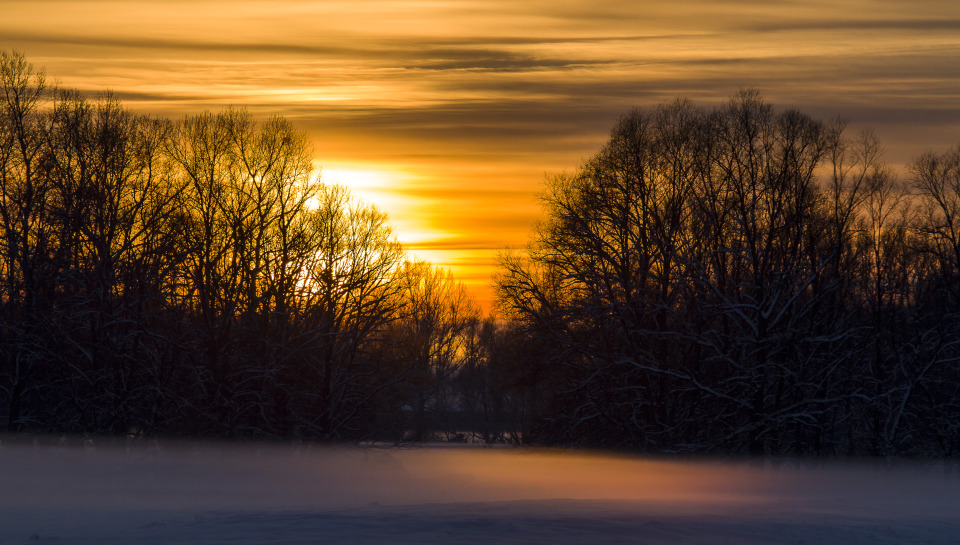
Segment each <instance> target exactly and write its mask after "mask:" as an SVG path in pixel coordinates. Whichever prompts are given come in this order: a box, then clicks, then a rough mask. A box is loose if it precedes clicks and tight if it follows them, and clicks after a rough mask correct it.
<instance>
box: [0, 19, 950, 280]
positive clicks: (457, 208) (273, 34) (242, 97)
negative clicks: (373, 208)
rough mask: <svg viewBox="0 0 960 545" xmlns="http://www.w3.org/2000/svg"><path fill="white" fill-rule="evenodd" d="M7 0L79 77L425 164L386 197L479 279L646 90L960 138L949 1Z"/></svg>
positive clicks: (353, 158) (890, 133) (894, 152)
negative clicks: (543, 190) (763, 100)
mask: <svg viewBox="0 0 960 545" xmlns="http://www.w3.org/2000/svg"><path fill="white" fill-rule="evenodd" d="M2 11H3V17H2V18H0V47H3V48H17V49H21V50H23V51H25V52H26V53H27V55H28V56H29V57H30V58H31V60H32V61H33V62H34V63H36V64H39V65H46V66H47V67H48V71H49V73H50V74H51V75H52V76H54V77H57V78H59V79H60V80H61V81H62V83H63V84H64V85H67V86H71V87H78V88H81V89H84V90H86V91H91V92H92V91H98V90H100V89H104V88H109V89H111V90H112V91H113V92H114V93H115V94H116V95H117V96H119V97H120V98H121V99H123V100H124V101H125V102H126V103H127V104H128V105H129V106H130V107H132V108H134V109H138V110H141V111H145V112H152V113H156V114H161V115H171V116H179V115H182V114H184V113H189V112H196V111H201V110H204V109H217V108H221V107H224V106H227V105H246V106H247V107H249V108H250V109H251V110H252V111H254V112H255V113H263V114H267V113H281V114H284V115H286V116H288V117H290V118H291V119H293V120H294V121H295V122H296V123H297V124H298V125H299V126H300V127H302V128H303V129H304V130H306V131H308V132H309V133H310V134H311V136H312V137H313V139H314V142H315V148H316V150H317V153H318V157H319V159H320V162H321V163H322V162H331V163H338V162H340V163H345V162H362V163H366V164H377V165H379V167H378V168H381V169H398V170H402V171H405V172H416V174H417V176H416V177H415V179H416V180H417V181H416V183H414V182H411V181H409V180H407V181H405V182H403V183H402V184H399V185H397V186H396V187H386V188H383V189H382V190H381V191H382V194H383V195H385V196H386V197H385V198H384V199H383V201H382V203H381V204H382V205H383V206H384V207H385V208H387V211H388V212H389V213H390V214H391V217H392V218H393V219H394V221H395V222H396V224H397V225H398V226H403V228H404V229H409V230H412V231H416V232H418V233H437V235H436V237H435V240H432V241H431V240H424V239H423V237H422V236H421V237H419V238H418V242H417V245H418V247H419V249H420V250H422V251H424V252H426V253H427V254H429V255H431V256H434V257H436V258H438V259H443V260H445V263H446V264H448V265H451V266H454V267H455V270H456V272H457V274H458V275H460V276H462V277H464V278H470V279H472V280H471V281H472V282H478V280H477V279H479V278H485V277H489V273H490V272H491V269H490V267H491V266H492V263H493V262H494V261H495V255H496V249H497V248H502V247H504V246H506V245H520V244H522V243H523V241H524V240H526V236H527V230H528V229H529V225H530V224H531V223H532V222H533V220H534V219H535V217H536V215H537V214H538V206H537V202H536V200H535V197H534V195H535V193H536V192H537V191H538V190H539V189H540V187H541V184H542V181H543V177H544V174H545V173H549V172H556V171H558V170H560V169H563V168H574V167H575V166H576V165H577V164H579V162H580V161H581V160H582V159H583V158H585V157H586V156H588V155H589V154H591V153H593V152H594V151H596V149H597V148H598V147H599V146H600V145H601V143H602V142H603V139H604V138H605V134H606V132H607V130H608V128H609V127H610V125H611V124H612V123H613V122H614V121H615V120H616V118H617V117H618V116H619V115H620V114H621V113H622V112H624V111H626V110H628V109H629V108H631V107H633V106H651V105H654V104H657V103H661V102H664V101H669V100H672V99H673V98H674V97H676V96H678V95H682V96H686V97H689V98H692V99H694V100H697V101H699V102H703V103H718V102H720V101H723V100H726V98H727V97H729V96H730V95H731V94H732V93H734V92H736V90H737V89H738V88H741V87H744V86H748V87H757V88H759V89H760V90H761V92H762V93H763V94H764V96H765V97H767V99H768V100H770V101H771V102H773V103H774V104H777V105H782V106H785V107H797V108H800V109H801V110H804V111H807V112H810V113H813V114H815V115H818V116H821V117H824V118H832V117H835V116H838V115H843V116H845V117H847V118H850V119H851V120H852V122H853V123H854V125H855V126H867V125H872V126H875V127H876V128H877V129H878V132H879V134H880V136H881V138H882V139H883V141H884V144H885V146H886V147H887V149H888V150H890V153H889V158H890V159H891V160H892V161H893V162H895V163H905V162H907V161H908V160H909V158H910V156H911V155H912V154H916V153H918V152H919V151H922V150H923V149H925V148H929V147H945V146H949V145H953V144H955V143H956V139H957V136H956V135H957V134H960V93H958V92H957V89H960V69H958V64H957V60H958V59H960V12H958V10H957V8H956V4H955V2H954V1H953V0H919V1H908V0H902V1H901V0H851V1H849V2H841V3H837V2H828V1H822V2H819V1H792V2H775V3H771V2H766V1H759V0H749V1H748V0H739V1H734V2H715V1H713V0H693V1H691V2H670V3H667V2H655V3H651V2H632V1H627V0H597V1H595V2H590V3H585V2H582V1H581V0H531V1H525V2H514V1H508V0H422V1H417V2H395V1H388V0H351V1H333V0H327V1H306V0H281V1H276V2H264V1H253V0H173V1H167V0H164V1H160V0H150V1H144V2H120V1H117V0H77V1H66V0H30V1H27V0H6V1H5V2H4V6H3V8H2ZM951 135H952V136H951ZM944 138H947V139H948V141H943V139H944ZM387 197H389V198H387ZM374 198H375V197H374ZM386 203H389V206H388V204H386ZM424 236H425V235H424ZM411 238H413V237H411ZM486 296H489V293H487V294H486Z"/></svg>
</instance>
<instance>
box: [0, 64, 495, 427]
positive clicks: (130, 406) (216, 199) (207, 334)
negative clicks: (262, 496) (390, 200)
mask: <svg viewBox="0 0 960 545" xmlns="http://www.w3.org/2000/svg"><path fill="white" fill-rule="evenodd" d="M0 78H2V89H3V95H2V97H0V423H2V424H3V425H4V428H5V429H6V430H8V431H11V432H21V433H23V432H59V433H98V434H121V435H122V434H130V435H188V436H221V437H223V436H229V437H285V438H286V437H292V438H304V439H317V440H357V439H367V438H379V439H392V440H409V439H419V438H423V437H425V436H426V435H428V434H430V433H435V432H436V431H437V430H443V429H446V428H445V427H444V426H442V425H441V424H440V423H439V422H437V421H436V420H437V418H436V416H435V415H436V414H440V412H439V411H438V410H437V408H438V407H443V406H446V405H449V402H448V401H447V400H449V399H453V397H454V395H455V394H454V391H455V390H456V389H457V385H456V380H455V377H454V375H455V373H454V369H455V368H459V366H460V365H461V363H462V360H463V359H464V354H466V346H467V344H469V343H470V342H471V339H472V337H475V336H477V335H479V331H480V329H481V328H482V327H483V323H482V322H483V321H482V320H481V319H480V314H479V310H478V307H477V305H476V304H475V302H474V301H473V300H472V299H471V298H470V297H469V296H468V295H467V293H466V292H465V291H464V288H463V286H462V285H460V283H459V282H457V281H456V280H455V279H453V277H452V276H450V274H449V272H447V271H445V270H442V269H438V268H436V267H433V266H432V265H430V264H429V263H425V262H417V261H410V260H409V259H408V258H407V256H406V254H405V251H404V249H403V247H402V246H401V244H400V243H398V242H397V240H396V237H395V236H394V234H393V233H392V231H391V229H390V227H389V225H388V222H387V217H386V215H385V214H384V213H383V212H381V211H379V210H378V209H376V208H375V207H373V206H370V205H365V204H363V203H359V202H357V201H355V200H354V199H352V198H351V197H350V195H349V193H348V192H347V191H346V190H345V189H344V188H342V187H338V186H330V185H326V184H323V183H321V182H320V181H318V180H317V174H318V173H317V172H316V171H315V169H314V167H313V165H312V159H313V158H312V156H311V150H310V147H309V145H308V142H307V138H306V136H305V135H304V134H303V133H301V132H299V131H297V130H296V129H295V128H294V127H293V126H292V125H291V123H290V122H288V121H287V120H285V119H283V118H280V117H274V118H270V119H267V120H262V121H259V120H256V119H254V118H253V117H252V116H251V115H250V114H249V113H247V112H245V111H242V110H236V109H230V110H226V111H223V112H219V113H209V112H207V113H203V114H199V115H191V116H186V117H184V118H182V119H180V120H177V121H171V120H167V119H159V118H153V117H148V116H143V115H137V114H135V113H132V112H130V111H129V110H126V109H125V108H124V107H123V106H122V105H121V104H120V102H119V101H118V100H117V99H116V98H114V97H111V96H110V95H108V94H105V95H103V96H100V97H97V98H95V99H88V98H86V97H84V96H82V95H81V94H80V93H79V92H77V91H75V90H69V89H61V88H57V87H56V86H52V85H50V84H49V83H48V81H47V79H46V77H45V75H44V73H43V71H42V70H35V69H34V68H33V66H32V65H31V64H30V63H29V62H28V61H27V60H26V58H25V57H24V56H23V55H22V54H20V53H16V52H14V53H6V52H5V53H2V55H0Z"/></svg>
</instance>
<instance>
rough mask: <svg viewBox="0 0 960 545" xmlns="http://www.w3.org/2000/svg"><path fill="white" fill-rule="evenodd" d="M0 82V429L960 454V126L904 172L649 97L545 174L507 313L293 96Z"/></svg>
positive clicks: (863, 138) (749, 105)
mask: <svg viewBox="0 0 960 545" xmlns="http://www.w3.org/2000/svg"><path fill="white" fill-rule="evenodd" d="M0 78H2V86H3V95H2V97H0V425H3V426H4V427H5V428H6V430H8V431H10V432H15V433H39V432H56V433H96V434H114V435H117V434H123V435H137V436H215V437H275V438H292V439H303V440H363V439H378V440H388V441H410V440H414V441H416V440H429V439H437V438H446V439H463V438H465V437H467V435H468V434H472V435H473V436H475V437H477V438H479V439H482V440H484V441H487V442H494V441H509V442H515V443H528V444H541V445H574V446H590V447H613V448H629V449H633V450H639V451H644V452H661V453H663V452H708V453H726V454H754V455H758V454H766V455H817V456H845V455H854V456H861V455H868V456H938V457H956V456H958V454H960V312H958V311H960V148H957V149H955V150H953V151H950V152H947V153H939V154H938V153H929V154H926V155H923V156H921V157H919V158H917V159H916V160H915V161H914V162H913V163H912V165H911V166H910V169H909V172H908V173H905V174H904V175H901V176H900V177H898V175H897V174H896V173H895V172H894V171H893V170H892V169H891V168H890V167H889V166H887V165H885V164H884V163H883V158H882V150H881V147H880V144H879V142H878V141H877V139H876V138H875V137H874V136H873V135H872V134H871V133H869V132H865V133H862V134H860V135H857V136H853V137H851V136H849V135H847V134H846V133H845V130H844V125H843V123H842V122H835V123H824V122H821V121H818V120H816V119H812V118H811V117H809V116H806V115H804V114H802V113H799V112H796V111H782V112H780V111H776V110H774V109H773V108H772V107H771V106H770V105H768V104H765V103H764V102H763V100H762V99H761V98H760V96H759V95H758V94H757V93H755V92H752V91H744V92H741V93H740V94H739V95H737V96H736V97H734V98H733V99H732V100H731V101H730V102H729V103H727V104H726V105H724V106H721V107H717V108H713V109H707V108H703V107H699V106H696V105H694V104H691V103H689V102H685V101H677V102H675V103H673V104H668V105H663V106H660V107H657V108H653V109H647V110H635V111H633V112H630V113H629V114H627V115H625V116H624V117H623V118H622V119H621V120H620V121H619V123H617V125H616V126H615V127H614V128H613V130H612V131H611V134H610V139H609V141H608V142H607V144H606V145H605V146H604V147H603V148H602V149H601V150H600V151H599V152H598V153H597V154H596V155H595V156H594V157H592V158H590V159H589V160H587V161H585V162H584V163H583V164H582V165H581V166H580V167H579V168H577V169H576V170H575V171H573V172H571V173H565V174H560V175H557V176H554V177H552V178H550V179H548V182H547V186H546V189H545V191H544V193H543V194H542V200H543V203H544V205H545V211H546V212H545V213H546V217H545V218H544V220H543V221H542V222H541V224H540V225H539V226H538V228H537V229H536V230H535V232H534V235H533V237H532V240H531V242H530V244H529V246H528V248H527V249H526V251H524V252H518V253H515V254H511V255H506V256H504V258H503V259H502V264H501V270H500V273H499V275H498V277H497V280H496V287H497V290H498V308H499V309H500V311H501V316H500V318H499V319H497V320H494V319H492V318H482V317H481V316H480V312H479V310H478V308H477V306H476V304H475V303H474V302H473V301H472V300H471V299H470V297H469V296H468V295H467V293H466V292H465V291H464V288H463V286H462V285H461V284H459V283H458V282H457V281H456V280H455V279H453V278H452V277H451V276H450V274H449V273H447V272H446V271H443V270H441V269H438V268H435V267H433V266H432V265H430V264H428V263H423V262H410V261H409V260H408V259H407V257H406V255H405V252H404V249H403V247H402V246H401V245H400V244H399V243H398V242H397V241H396V239H395V237H394V235H393V234H392V232H391V229H390V227H389V225H388V224H387V218H386V216H385V215H384V214H383V213H381V212H380V211H378V210H377V209H376V208H374V207H371V206H368V205H364V204H362V203H358V202H356V201H354V200H353V199H352V198H351V197H350V195H349V194H348V192H347V191H346V190H344V189H343V188H341V187H337V186H328V185H325V184H323V183H321V182H320V181H319V180H318V179H317V172H315V171H314V169H313V167H312V159H313V158H312V156H311V153H312V152H311V150H310V147H309V146H308V144H307V141H306V137H305V135H304V134H303V133H301V132H299V131H297V130H296V129H295V128H294V127H293V126H292V125H291V124H290V123H289V122H287V121H286V120H284V119H283V118H279V117H275V118H271V119H267V120H258V119H255V118H254V117H252V116H251V115H250V114H248V113H246V112H245V111H242V110H226V111H223V112H220V113H204V114H200V115H193V116H187V117H184V118H182V119H180V120H177V121H171V120H166V119H159V118H152V117H147V116H142V115H137V114H134V113H132V112H130V111H128V110H126V109H124V108H123V107H122V105H121V104H120V103H119V102H118V101H117V100H116V99H115V98H112V97H111V96H110V95H104V96H101V97H98V98H96V99H88V98H86V97H84V96H82V95H81V94H80V93H78V92H76V91H71V90H65V89H60V88H57V87H56V86H52V85H48V84H47V82H46V80H45V78H44V75H43V72H42V71H35V70H34V69H33V67H32V66H31V65H30V64H29V63H28V62H27V60H26V59H25V58H24V56H23V55H22V54H19V53H3V54H2V55H0Z"/></svg>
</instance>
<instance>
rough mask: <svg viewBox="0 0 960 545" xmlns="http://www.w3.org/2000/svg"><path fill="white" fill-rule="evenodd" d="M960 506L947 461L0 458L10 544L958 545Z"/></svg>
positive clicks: (312, 452) (227, 452) (294, 454)
mask: <svg viewBox="0 0 960 545" xmlns="http://www.w3.org/2000/svg"><path fill="white" fill-rule="evenodd" d="M957 506H960V475H958V470H957V468H956V466H954V465H950V464H942V463H924V464H918V463H913V464H905V463H896V464H878V463H867V462H862V463H839V462H832V463H812V462H797V461H791V460H779V461H775V462H771V461H766V462H763V463H759V462H755V463H745V462H719V461H715V460H700V461H665V460H651V459H643V458H635V457H628V456H611V455H602V454H592V453H579V452H560V451H543V450H527V449H483V448H447V447H426V446H421V447H416V448H379V447H311V446H305V445H269V444H244V445H225V444H213V443H186V442H183V443H175V442H138V441H131V442H129V443H125V442H122V441H121V442H116V441H115V442H112V443H109V444H108V442H106V441H102V440H101V441H99V442H98V441H91V440H87V441H83V440H63V441H61V440H57V439H51V438H47V439H44V440H36V441H32V440H28V441H22V440H20V441H16V440H12V439H6V440H5V441H4V442H3V443H2V446H0V545H8V544H12V543H28V542H29V543H34V542H40V543H71V544H81V545H83V544H88V543H89V544H120V543H139V544H161V543H164V544H165V543H204V544H208V543H234V544H255V543H391V544H393V543H423V542H433V543H458V544H464V543H491V542H497V541H499V542H501V543H558V544H566V543H591V544H593V543H657V544H659V543H679V544H683V543H698V544H699V543H704V544H706V543H743V544H759V543H960V516H958V515H957V513H958V512H960V511H958V507H957ZM494 540H495V541H494Z"/></svg>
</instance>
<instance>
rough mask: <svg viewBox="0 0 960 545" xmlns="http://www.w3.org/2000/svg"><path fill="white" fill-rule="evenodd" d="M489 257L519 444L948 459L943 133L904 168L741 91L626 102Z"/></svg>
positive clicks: (832, 128) (957, 299) (949, 168)
mask: <svg viewBox="0 0 960 545" xmlns="http://www.w3.org/2000/svg"><path fill="white" fill-rule="evenodd" d="M542 201H543V203H544V206H545V210H546V212H545V213H546V218H545V219H544V220H543V221H542V223H541V224H540V225H539V227H538V228H537V229H536V231H535V233H534V235H533V237H532V241H531V243H530V244H529V247H528V249H527V251H526V252H525V253H523V254H516V255H511V256H507V257H505V258H504V259H503V269H502V273H501V275H500V276H499V278H498V289H499V298H500V304H501V305H502V307H503V309H504V311H505V312H507V313H509V315H510V316H511V317H512V318H513V319H514V321H515V325H514V326H513V327H514V328H515V332H514V335H516V336H517V337H518V338H520V339H523V341H522V343H520V344H519V345H518V346H522V347H530V348H529V350H524V351H522V352H523V354H524V355H525V356H524V357H526V358H527V359H528V361H531V362H535V363H534V364H533V365H534V368H535V370H531V371H530V372H531V373H539V376H540V379H539V380H538V385H537V388H538V389H539V391H538V393H537V396H536V403H537V405H536V409H535V411H537V414H538V417H537V418H536V419H535V423H536V426H535V427H534V428H532V429H531V430H530V431H529V433H530V434H529V436H528V437H527V439H528V440H531V441H541V442H548V443H554V442H557V443H566V444H583V445H601V446H616V447H630V448H635V449H640V450H644V451H651V452H723V453H743V454H747V453H749V454H767V455H828V456H833V455H856V456H860V455H876V456H890V455H907V456H942V457H955V456H957V455H958V454H960V359H958V358H960V319H958V318H960V316H958V311H960V148H958V149H955V150H953V151H951V152H948V153H941V154H937V153H929V154H926V155H923V156H921V157H919V158H917V159H916V160H915V161H914V162H913V163H912V165H911V166H910V169H909V173H908V175H907V176H906V177H905V179H898V177H897V176H896V175H895V173H894V172H893V171H892V169H891V168H889V167H888V166H886V165H885V164H884V163H883V162H882V157H881V148H880V145H879V143H878V141H877V139H876V138H875V137H874V136H873V135H872V134H871V133H869V132H865V133H863V134H861V135H859V136H855V137H850V136H847V135H846V134H844V126H843V123H842V122H838V123H824V122H821V121H818V120H815V119H812V118H811V117H809V116H806V115H804V114H802V113H799V112H796V111H782V112H778V111H775V110H774V109H772V108H771V106H769V105H768V104H765V103H764V102H763V101H762V99H761V98H760V96H759V95H758V94H757V93H756V92H753V91H742V92H741V93H740V94H738V95H737V96H736V97H734V98H733V99H732V100H731V101H730V102H729V103H727V104H726V105H724V106H721V107H717V108H714V109H705V108H701V107H698V106H695V105H693V104H691V103H689V102H686V101H677V102H675V103H673V104H668V105H664V106H660V107H657V108H654V109H649V110H635V111H633V112H631V113H629V114H627V115H625V116H623V117H622V118H621V119H620V121H619V122H618V123H617V124H616V126H615V127H614V128H613V130H612V131H611V133H610V138H609V141H608V142H607V143H606V145H605V146H604V147H603V149H601V150H600V152H599V153H597V154H596V155H595V156H594V157H592V158H590V159H589V160H587V161H586V162H584V163H583V165H582V166H580V167H579V168H578V169H577V170H576V171H574V172H572V173H569V174H561V175H558V176H555V177H552V178H551V179H549V181H548V183H547V187H546V190H545V192H544V193H543V195H542Z"/></svg>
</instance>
